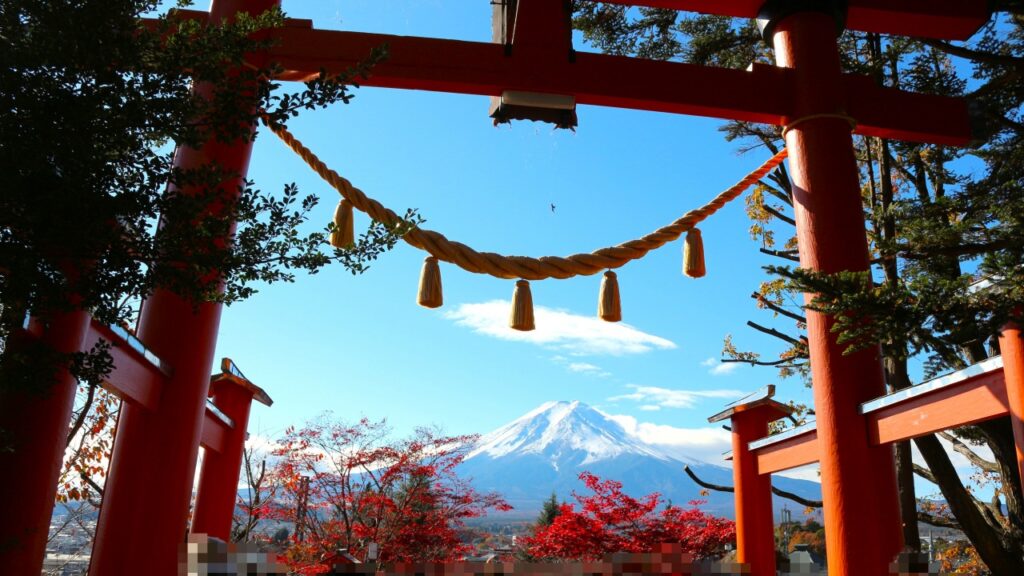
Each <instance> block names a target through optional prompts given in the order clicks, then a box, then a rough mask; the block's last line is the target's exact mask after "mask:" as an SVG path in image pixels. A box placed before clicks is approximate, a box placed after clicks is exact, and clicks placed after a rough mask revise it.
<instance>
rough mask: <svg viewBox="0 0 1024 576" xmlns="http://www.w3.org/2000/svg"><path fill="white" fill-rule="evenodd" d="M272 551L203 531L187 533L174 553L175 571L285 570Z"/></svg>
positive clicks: (214, 574)
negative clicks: (230, 540)
mask: <svg viewBox="0 0 1024 576" xmlns="http://www.w3.org/2000/svg"><path fill="white" fill-rule="evenodd" d="M276 560H277V557H276V555H274V554H267V553H265V552H260V551H259V549H258V548H257V546H256V544H254V543H247V542H243V543H238V544H235V543H231V542H224V541H223V540H220V539H218V538H211V537H208V536H206V535H205V534H197V535H190V536H189V537H188V542H186V543H185V544H183V545H182V547H181V549H180V551H179V554H178V574H181V575H184V576H278V575H281V576H283V575H285V574H287V573H288V571H287V568H286V567H285V566H284V565H283V564H278V563H277V561H276Z"/></svg>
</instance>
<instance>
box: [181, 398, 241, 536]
mask: <svg viewBox="0 0 1024 576" xmlns="http://www.w3.org/2000/svg"><path fill="white" fill-rule="evenodd" d="M212 388H213V389H212V393H213V399H214V403H215V404H216V405H217V408H219V409H220V411H221V412H223V413H224V414H225V415H226V416H227V417H228V418H231V420H232V421H233V422H234V426H233V427H230V428H229V427H227V426H224V425H223V424H222V425H221V426H220V428H221V429H222V430H223V439H222V440H223V441H222V444H221V448H220V450H218V451H213V450H207V451H206V454H205V455H204V457H203V465H202V468H201V469H200V472H199V487H198V489H197V491H196V507H195V512H193V514H192V528H191V532H192V533H193V534H208V535H210V536H216V537H217V538H220V539H222V540H225V541H226V540H230V538H231V517H232V514H233V513H234V511H235V502H236V500H237V497H238V479H239V475H240V471H241V466H242V452H243V450H244V449H245V436H246V432H245V431H246V429H247V428H248V425H249V410H250V407H251V406H252V398H253V395H252V391H250V390H247V389H245V388H243V387H242V386H240V385H238V384H237V383H235V382H234V381H233V380H232V379H229V378H223V379H220V380H218V381H217V382H215V383H214V384H213V385H212ZM210 419H211V418H210V417H208V418H207V422H208V423H209V420H210ZM218 422H220V421H219V420H218ZM203 436H204V437H205V436H206V428H205V427H204V428H203Z"/></svg>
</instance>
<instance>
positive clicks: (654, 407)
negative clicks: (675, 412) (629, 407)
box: [640, 404, 661, 412]
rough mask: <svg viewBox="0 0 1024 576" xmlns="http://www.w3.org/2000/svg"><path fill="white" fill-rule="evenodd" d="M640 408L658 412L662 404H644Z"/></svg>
mask: <svg viewBox="0 0 1024 576" xmlns="http://www.w3.org/2000/svg"><path fill="white" fill-rule="evenodd" d="M640 409H641V410H645V411H647V412H657V411H658V410H661V406H658V405H657V404H644V405H643V406H641V407H640Z"/></svg>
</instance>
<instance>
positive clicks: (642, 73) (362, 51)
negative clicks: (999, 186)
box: [271, 26, 971, 145]
mask: <svg viewBox="0 0 1024 576" xmlns="http://www.w3.org/2000/svg"><path fill="white" fill-rule="evenodd" d="M274 35H275V36H276V37H277V39H278V43H277V46H276V47H275V48H273V49H272V50H271V58H272V59H273V60H275V61H277V62H278V63H279V64H280V65H281V66H282V67H283V72H282V74H280V75H279V76H278V78H279V79H281V80H297V81H301V80H308V79H310V78H313V77H315V76H316V75H317V74H319V73H320V71H321V69H324V70H327V71H328V72H329V73H337V72H341V71H344V70H347V69H349V68H351V67H352V66H354V65H356V64H357V63H358V62H360V61H362V60H364V59H365V58H366V57H367V56H368V55H369V54H370V52H371V51H372V50H373V49H374V48H376V47H380V46H386V47H387V49H388V58H387V59H386V60H385V61H383V62H380V63H378V64H377V65H376V66H374V67H373V70H372V71H371V73H370V76H369V78H366V79H364V80H361V81H360V83H361V84H363V85H366V86H379V87H385V88H403V89H413V90H430V91H439V92H453V93H459V94H478V95H482V96H499V95H501V93H502V92H504V91H506V90H518V91H524V92H541V93H550V94H564V95H570V96H573V97H575V99H576V102H577V103H578V104H591V105H597V106H613V107H618V108H631V109H636V110H649V111H656V112H669V113H673V114H690V115H694V116H709V117H714V118H725V119H734V120H745V121H750V122H762V123H766V124H775V125H785V124H786V123H787V122H789V121H791V120H793V119H795V118H793V116H794V113H793V109H792V102H793V98H792V94H791V88H792V79H793V73H792V71H791V70H788V69H784V68H779V67H775V66H767V65H755V66H752V67H751V68H750V70H733V69H727V68H715V67H710V66H697V65H693V64H685V63H680V62H663V61H654V60H644V59H641V58H627V57H622V56H610V55H604V54H592V53H586V52H580V53H577V54H576V57H575V62H569V61H568V60H567V59H566V58H564V57H562V58H555V57H552V58H546V59H541V58H526V57H519V58H517V57H516V56H515V54H513V55H512V56H507V55H506V54H505V51H504V47H503V46H501V45H499V44H492V43H485V42H465V41H461V40H442V39H437V38H419V37H411V36H389V35H385V34H368V33H362V32H339V31H333V30H317V29H310V28H305V27H303V26H290V27H285V28H282V29H279V30H276V31H275V32H274ZM843 82H844V83H845V84H846V90H845V93H846V94H848V101H847V103H846V109H847V112H848V113H849V114H851V115H852V116H853V117H854V118H855V119H856V120H857V130H856V131H857V132H858V133H861V134H867V135H884V136H886V137H890V138H895V139H901V140H912V141H921V142H932V143H940V144H948V145H963V144H966V143H968V142H969V141H970V139H971V133H970V129H969V124H968V116H967V105H966V102H965V101H964V100H962V99H959V98H947V97H941V96H928V95H922V94H911V93H907V92H901V91H898V90H893V89H889V88H884V87H880V86H876V85H875V84H874V82H872V81H871V80H870V79H869V78H867V77H864V76H852V75H847V76H845V77H844V79H843Z"/></svg>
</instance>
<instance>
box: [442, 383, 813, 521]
mask: <svg viewBox="0 0 1024 576" xmlns="http://www.w3.org/2000/svg"><path fill="white" fill-rule="evenodd" d="M684 464H685V465H689V466H690V467H691V468H692V469H693V470H694V471H695V472H696V473H697V474H698V475H699V476H700V477H701V478H703V479H704V480H706V481H708V482H712V483H715V484H726V485H731V484H732V470H731V469H730V468H727V467H725V466H718V465H715V464H710V463H707V462H703V461H701V460H697V459H694V458H687V457H685V456H679V455H670V454H668V453H666V452H665V451H663V450H661V449H659V448H658V447H657V446H653V445H650V444H647V443H645V442H643V441H641V440H640V439H638V438H636V437H635V436H632V435H630V434H629V433H628V432H627V431H626V430H625V429H624V428H623V427H622V426H621V425H620V424H619V423H618V422H616V421H615V420H613V419H612V418H610V417H608V416H607V415H605V414H603V413H602V412H600V411H598V410H596V409H594V408H592V407H590V406H588V405H586V404H584V403H582V402H579V401H573V402H565V401H561V402H547V403H545V404H543V405H541V406H539V407H538V408H536V409H534V410H532V411H530V412H529V413H527V414H525V415H523V416H522V417H520V418H517V419H516V420H514V421H512V422H510V423H509V424H506V425H505V426H502V427H500V428H498V429H497V430H494V431H492V432H489V433H487V434H484V435H483V436H481V437H480V439H479V440H478V441H477V443H476V444H475V445H474V447H473V448H472V449H471V451H470V452H469V454H468V455H467V457H466V460H465V461H464V462H463V464H462V465H461V466H460V469H459V473H460V475H462V476H463V477H467V478H471V479H472V482H473V485H474V486H475V487H476V488H477V489H478V490H481V491H488V492H489V491H495V492H499V493H501V494H503V495H504V496H505V497H506V499H507V500H508V501H509V503H510V504H512V506H514V507H515V508H516V513H517V514H521V515H523V516H527V517H528V516H531V515H534V514H535V513H536V511H537V510H539V509H540V506H541V503H542V502H543V501H544V500H545V499H547V498H548V497H550V496H551V493H552V492H554V493H556V494H557V495H558V498H559V499H563V500H566V501H569V502H573V501H574V500H573V499H572V492H573V491H574V490H576V491H579V492H581V493H586V490H585V488H584V487H583V484H582V483H581V482H580V481H579V478H578V477H579V474H580V472H583V471H588V472H591V473H593V474H596V475H598V476H600V477H601V478H604V479H613V480H618V481H620V482H622V483H623V487H624V490H625V491H626V493H628V494H630V495H632V496H643V495H646V494H649V493H651V492H659V493H661V495H662V497H663V498H664V499H665V500H667V501H668V500H670V501H672V502H674V503H676V504H679V505H685V504H686V503H687V502H689V501H690V500H697V499H700V500H706V501H707V502H706V504H705V505H704V506H703V508H705V509H706V510H708V511H711V512H713V513H716V514H721V515H727V516H731V515H732V509H733V499H732V494H728V493H721V492H711V493H709V494H708V495H706V496H703V495H701V490H700V487H699V486H697V485H696V484H695V483H694V482H693V481H692V480H691V479H690V478H689V477H688V476H686V474H685V473H684V472H683V465H684ZM773 482H774V483H775V485H776V486H779V487H780V488H783V489H785V490H789V491H791V492H795V493H797V494H799V495H801V496H805V497H808V498H820V495H821V486H820V485H819V484H817V483H815V482H808V481H804V480H792V479H788V478H775V479H774V480H773ZM777 507H781V501H780V502H779V503H777ZM791 507H792V505H791Z"/></svg>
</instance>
